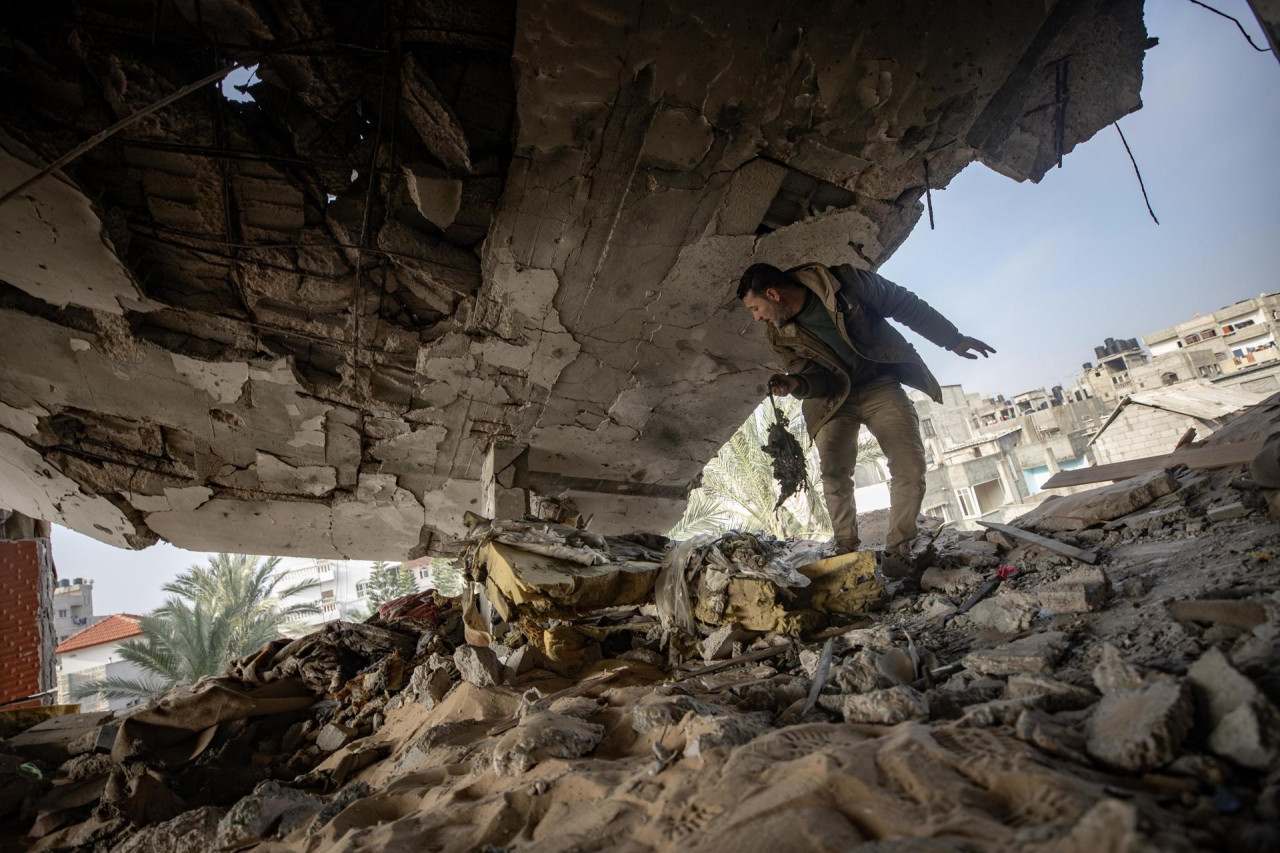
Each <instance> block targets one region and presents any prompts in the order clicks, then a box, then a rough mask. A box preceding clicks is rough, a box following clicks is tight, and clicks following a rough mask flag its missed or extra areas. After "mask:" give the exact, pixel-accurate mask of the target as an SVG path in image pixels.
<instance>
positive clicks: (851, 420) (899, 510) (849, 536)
mask: <svg viewBox="0 0 1280 853" xmlns="http://www.w3.org/2000/svg"><path fill="white" fill-rule="evenodd" d="M864 424H865V425H866V427H867V429H869V430H871V434H872V435H873V436H875V437H876V440H877V441H878V442H880V449H881V450H883V451H884V455H885V457H886V458H887V459H888V461H889V476H890V477H891V478H892V479H891V480H890V482H889V535H888V538H887V540H886V542H885V550H887V551H889V552H891V553H898V554H902V553H904V552H905V551H906V550H907V549H909V548H910V547H911V543H912V542H913V541H914V540H915V538H916V533H917V532H918V531H917V529H916V516H917V515H918V514H919V512H920V505H921V504H922V503H923V502H924V474H925V459H924V442H923V441H922V440H921V438H920V422H919V419H918V418H917V417H916V410H915V406H913V405H912V404H911V401H910V400H909V399H908V398H907V392H906V391H904V390H902V386H901V385H899V384H898V382H897V380H896V379H892V378H890V377H880V378H878V379H875V380H873V381H871V382H869V383H867V384H866V385H863V386H860V387H858V388H854V389H853V391H851V392H850V393H849V397H848V399H847V400H845V402H844V405H842V406H841V407H840V409H839V410H838V411H837V412H836V413H835V415H833V416H832V418H831V420H829V421H827V422H826V423H825V424H823V425H822V429H820V430H818V434H817V436H816V437H815V438H814V444H816V445H817V447H818V456H819V458H820V459H821V460H822V493H823V495H824V497H825V498H826V501H827V512H828V513H829V514H830V515H831V527H832V529H833V531H834V533H835V539H836V542H837V543H838V544H839V545H840V546H842V547H844V548H849V549H851V550H852V549H854V548H857V547H858V543H859V540H858V511H857V508H856V507H855V506H854V502H853V488H854V484H853V469H854V468H855V467H856V466H857V464H858V430H859V429H860V428H861V427H862V426H863V425H864Z"/></svg>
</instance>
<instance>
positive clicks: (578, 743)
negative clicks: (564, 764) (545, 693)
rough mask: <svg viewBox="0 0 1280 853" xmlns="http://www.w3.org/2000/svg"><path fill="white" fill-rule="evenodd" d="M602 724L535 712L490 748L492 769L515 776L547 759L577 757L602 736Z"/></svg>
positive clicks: (596, 742) (500, 773)
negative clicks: (491, 750)
mask: <svg viewBox="0 0 1280 853" xmlns="http://www.w3.org/2000/svg"><path fill="white" fill-rule="evenodd" d="M604 731H605V730H604V726H599V725H596V724H595V723H588V722H586V721H584V720H579V719H578V718H576V717H567V716H565V715H563V714H553V713H552V712H550V711H538V712H535V713H533V714H529V715H528V716H526V717H525V718H524V719H522V720H521V721H520V725H518V726H516V727H515V728H513V729H511V731H509V732H507V733H506V734H504V735H503V736H502V737H501V738H500V739H499V740H498V743H497V744H496V745H495V746H494V749H493V772H494V773H496V774H497V775H499V776H519V775H520V774H522V773H525V772H526V771H528V770H530V769H531V768H533V767H534V766H536V765H537V764H538V763H540V762H542V761H545V760H547V759H549V758H579V757H581V756H583V755H586V754H587V753H588V752H590V751H591V750H593V749H595V748H596V745H597V744H599V743H600V741H601V740H603V739H604Z"/></svg>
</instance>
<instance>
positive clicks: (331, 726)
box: [316, 723, 359, 752]
mask: <svg viewBox="0 0 1280 853" xmlns="http://www.w3.org/2000/svg"><path fill="white" fill-rule="evenodd" d="M357 734H359V732H358V730H357V729H354V728H352V727H351V726H344V725H343V724H342V723H326V724H325V726H324V728H322V729H321V730H320V734H318V735H316V746H318V747H319V748H320V749H321V750H323V751H324V752H334V751H336V750H339V749H342V747H344V746H346V745H347V744H349V743H351V741H353V740H355V738H356V735H357Z"/></svg>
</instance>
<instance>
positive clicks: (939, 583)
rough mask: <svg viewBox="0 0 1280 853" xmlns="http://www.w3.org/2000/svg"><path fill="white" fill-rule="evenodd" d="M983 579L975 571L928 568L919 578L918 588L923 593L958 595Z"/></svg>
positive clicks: (982, 576)
mask: <svg viewBox="0 0 1280 853" xmlns="http://www.w3.org/2000/svg"><path fill="white" fill-rule="evenodd" d="M984 579H985V578H984V575H983V574H982V573H981V572H979V571H978V570H977V569H942V568H938V567H937V566H930V567H929V568H927V569H925V570H924V574H923V575H921V576H920V588H921V589H922V590H924V591H925V592H945V593H946V594H947V595H960V594H963V593H965V592H967V591H968V590H970V589H973V588H974V587H975V586H977V585H978V584H980V583H982V581H983V580H984Z"/></svg>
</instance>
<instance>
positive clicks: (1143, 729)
mask: <svg viewBox="0 0 1280 853" xmlns="http://www.w3.org/2000/svg"><path fill="white" fill-rule="evenodd" d="M1194 716H1195V703H1194V701H1193V700H1192V698H1191V690H1190V689H1189V688H1188V687H1187V686H1186V685H1185V684H1183V683H1182V682H1179V681H1175V680H1173V679H1163V680H1159V681H1155V682H1153V683H1151V684H1148V685H1146V686H1143V687H1139V688H1137V689H1134V690H1115V689H1112V690H1110V691H1106V690H1104V695H1103V697H1102V701H1100V702H1099V703H1098V707H1097V709H1096V710H1095V711H1094V713H1093V716H1092V717H1091V718H1090V719H1089V726H1088V732H1087V741H1086V747H1087V749H1088V752H1089V755H1091V756H1092V757H1094V758H1096V759H1097V760H1098V761H1101V762H1102V763H1103V764H1106V765H1108V766H1110V767H1114V768H1117V769H1120V770H1133V771H1145V770H1151V769H1154V768H1156V767H1161V766H1163V765H1165V764H1168V763H1169V762H1170V761H1172V760H1173V759H1174V758H1176V757H1177V750H1178V747H1179V746H1180V745H1181V743H1182V740H1183V738H1185V737H1186V735H1187V732H1189V731H1190V730H1191V725H1192V722H1193V721H1194Z"/></svg>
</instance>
